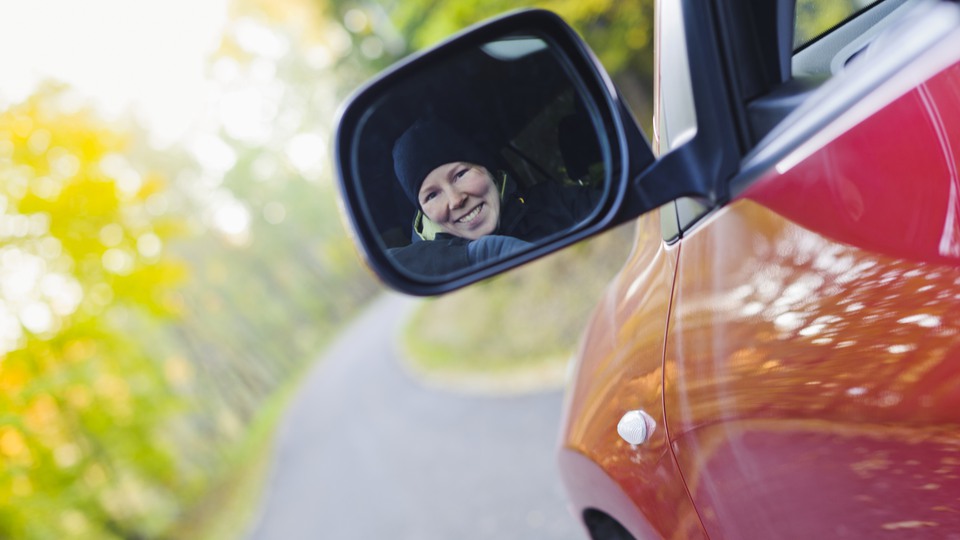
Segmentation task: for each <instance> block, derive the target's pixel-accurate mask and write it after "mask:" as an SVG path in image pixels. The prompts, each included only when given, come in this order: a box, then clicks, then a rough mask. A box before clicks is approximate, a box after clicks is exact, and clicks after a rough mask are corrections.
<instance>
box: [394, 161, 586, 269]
mask: <svg viewBox="0 0 960 540" xmlns="http://www.w3.org/2000/svg"><path fill="white" fill-rule="evenodd" d="M502 182H504V186H503V194H502V195H501V203H500V224H499V226H498V227H497V230H496V231H494V233H493V234H494V235H501V236H508V237H512V238H516V239H518V240H522V241H524V242H535V241H537V240H541V239H543V238H546V237H548V236H550V235H552V234H555V233H558V232H561V231H564V230H567V229H569V228H570V227H572V226H573V225H575V224H576V223H578V222H580V221H581V220H582V219H584V218H585V217H587V216H588V215H590V213H591V212H592V211H593V210H594V208H596V205H597V202H599V200H600V195H601V192H599V191H597V190H595V189H592V188H587V187H580V186H561V185H559V184H557V183H554V182H542V183H540V184H537V185H536V186H534V187H532V188H530V189H528V190H526V191H525V192H524V193H522V194H521V193H520V192H519V191H518V190H517V188H516V186H515V185H514V183H513V182H512V181H511V180H510V179H509V178H508V177H506V176H503V177H502ZM471 242H472V241H471V240H467V239H466V238H460V237H458V236H453V235H451V234H446V233H438V234H437V235H436V236H435V238H434V239H433V240H422V239H420V238H416V239H415V241H414V242H413V243H412V244H410V245H409V246H405V247H401V248H394V249H391V250H389V253H390V255H391V256H392V257H393V258H394V259H396V260H397V262H398V263H400V265H401V266H402V267H403V268H404V269H406V270H409V271H410V272H413V273H415V274H420V275H427V276H435V275H442V274H449V273H451V272H456V271H457V270H461V269H464V268H468V267H470V266H472V265H475V264H478V263H480V262H483V261H482V260H475V257H472V256H471V253H470V250H469V249H468V246H469V244H470V243H471ZM474 253H476V251H475V250H474Z"/></svg>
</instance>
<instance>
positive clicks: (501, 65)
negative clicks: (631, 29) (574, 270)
mask: <svg viewBox="0 0 960 540" xmlns="http://www.w3.org/2000/svg"><path fill="white" fill-rule="evenodd" d="M594 108H595V105H594V103H593V102H592V101H591V100H590V98H589V97H588V96H586V94H585V93H584V92H582V91H580V90H579V89H578V86H577V84H576V83H575V81H574V79H572V78H571V76H570V74H569V72H568V70H567V69H565V67H564V64H563V61H562V60H561V58H560V57H559V56H558V55H557V54H556V53H555V52H554V51H553V50H552V49H551V47H550V46H549V45H548V43H547V42H545V41H544V40H542V39H539V38H536V37H531V36H510V37H507V38H503V39H498V40H496V41H494V42H490V43H486V44H484V45H483V46H481V47H477V48H473V49H469V50H467V51H465V52H460V53H456V54H453V55H451V56H447V57H446V58H445V60H444V61H439V62H433V63H429V65H428V66H427V67H426V68H423V69H421V70H419V71H417V72H415V73H414V74H413V75H412V76H409V77H407V78H405V79H403V82H402V83H400V84H396V85H394V86H392V87H391V89H390V91H389V92H387V93H386V94H385V95H384V96H383V97H381V98H380V99H378V100H376V101H375V103H374V105H373V106H371V107H370V108H369V110H368V111H367V112H366V114H365V116H364V117H363V120H361V122H360V125H359V126H358V131H357V136H356V138H355V139H354V142H353V150H352V157H353V163H352V167H353V168H354V173H355V174H354V177H355V178H356V179H357V180H356V181H357V182H358V184H359V185H358V186H357V187H358V188H359V192H360V193H361V198H362V200H363V203H364V206H365V216H364V217H363V218H364V219H366V220H367V221H368V223H369V225H370V226H371V228H372V229H373V230H375V231H378V234H379V241H380V244H381V248H382V249H383V250H385V251H386V252H387V254H388V256H389V259H390V260H391V261H392V262H393V263H395V264H396V265H397V266H398V268H400V269H401V270H403V271H404V272H405V273H407V274H408V275H410V276H412V277H414V278H416V279H420V280H426V281H433V280H437V279H440V278H443V277H449V276H450V275H451V274H456V273H459V272H461V271H463V270H467V269H470V268H475V267H478V266H482V265H486V264H488V263H490V262H493V261H496V260H500V259H502V258H504V257H508V256H511V255H513V254H516V253H521V252H523V251H526V250H528V249H530V248H532V247H534V246H536V245H539V244H540V243H542V242H544V241H547V240H548V239H550V238H551V237H555V236H556V235H558V234H560V233H562V232H564V231H568V230H570V229H571V228H573V227H575V226H576V225H577V224H578V223H581V222H583V221H584V220H585V219H587V218H589V217H590V216H591V215H592V214H593V213H594V212H595V211H596V210H597V209H598V207H599V204H600V202H601V200H602V199H603V197H605V196H606V193H607V191H608V190H609V188H608V185H609V183H610V182H609V180H608V178H607V176H608V175H607V169H608V167H607V166H606V165H605V159H604V155H605V154H606V155H609V151H607V152H605V151H604V149H603V148H604V147H603V144H605V143H602V142H601V141H602V139H601V137H600V136H598V130H597V126H596V124H597V123H599V120H597V119H596V118H597V114H596V113H595V111H594Z"/></svg>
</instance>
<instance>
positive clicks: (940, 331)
mask: <svg viewBox="0 0 960 540" xmlns="http://www.w3.org/2000/svg"><path fill="white" fill-rule="evenodd" d="M958 96H960V64H954V65H953V66H952V67H950V68H948V69H946V70H944V71H942V72H939V73H938V74H936V75H935V76H933V77H931V78H930V79H928V80H926V81H924V82H923V84H920V85H919V86H917V87H916V88H914V89H913V90H911V91H909V92H907V93H906V94H904V95H901V96H900V97H898V98H896V99H895V100H893V101H890V102H889V103H885V104H884V103H881V104H879V106H878V108H877V110H876V111H875V112H873V113H872V114H870V115H869V116H868V117H867V118H865V119H863V120H862V121H858V122H857V123H855V124H854V125H850V126H849V128H848V129H845V130H842V132H841V133H839V134H838V135H837V136H836V137H835V138H832V139H830V140H827V141H825V142H823V144H822V146H820V147H818V148H817V149H815V151H813V152H810V153H809V155H807V157H806V158H805V159H803V160H800V161H798V162H797V163H793V164H791V166H790V167H781V169H782V170H780V171H777V170H771V171H770V172H769V174H768V175H767V176H766V177H764V178H763V179H761V180H760V181H758V182H757V183H756V184H755V185H754V186H752V187H751V188H750V189H749V190H748V191H747V192H746V193H745V194H744V195H743V196H742V198H741V199H740V200H738V201H736V202H734V203H732V204H730V205H728V206H727V207H725V208H724V209H722V210H720V211H718V212H717V213H716V214H715V215H713V216H711V217H710V218H709V221H708V222H707V223H704V224H702V225H700V226H699V227H698V228H697V229H696V230H695V232H693V233H692V234H690V235H689V236H688V237H686V238H684V240H682V242H681V244H682V245H681V247H680V256H679V260H678V267H677V268H678V277H677V282H676V287H675V292H674V299H673V308H672V312H671V315H670V323H669V330H668V333H667V339H666V346H665V356H664V359H665V364H664V365H665V368H664V373H665V382H664V403H665V409H666V411H667V414H666V416H667V421H668V430H667V431H668V433H669V436H670V441H671V447H672V449H673V450H674V453H675V457H676V459H677V462H678V464H679V467H680V469H681V470H682V471H683V476H684V479H685V481H686V485H687V488H688V489H689V491H690V494H691V496H692V498H693V500H694V503H695V505H696V508H697V510H698V511H699V513H700V516H701V518H702V520H703V525H704V528H705V529H706V531H707V534H708V535H709V537H710V538H711V539H719V538H811V537H822V538H843V537H850V538H887V537H894V538H950V537H956V536H958V535H960V533H958V531H960V498H958V493H960V242H958V240H960V221H958V217H960V206H958V204H960V203H958V200H960V199H958V194H960V177H958V175H957V171H958V168H957V165H958V164H960V98H958ZM838 121H843V119H842V118H841V119H839V120H838ZM951 535H953V536H951Z"/></svg>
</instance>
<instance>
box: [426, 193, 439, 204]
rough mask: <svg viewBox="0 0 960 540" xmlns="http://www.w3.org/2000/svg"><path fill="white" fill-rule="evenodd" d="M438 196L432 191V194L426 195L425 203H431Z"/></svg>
mask: <svg viewBox="0 0 960 540" xmlns="http://www.w3.org/2000/svg"><path fill="white" fill-rule="evenodd" d="M436 196H437V193H436V192H435V191H431V192H430V193H427V194H426V195H424V196H423V202H430V201H432V200H433V199H434V198H436Z"/></svg>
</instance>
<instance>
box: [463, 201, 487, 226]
mask: <svg viewBox="0 0 960 540" xmlns="http://www.w3.org/2000/svg"><path fill="white" fill-rule="evenodd" d="M481 209H483V203H480V204H479V205H477V207H476V208H474V209H473V210H471V211H470V212H469V213H468V214H467V215H465V216H463V217H462V218H460V219H458V220H457V223H462V224H467V223H470V222H471V221H473V220H474V219H475V218H476V217H477V216H478V215H479V214H480V210H481Z"/></svg>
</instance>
